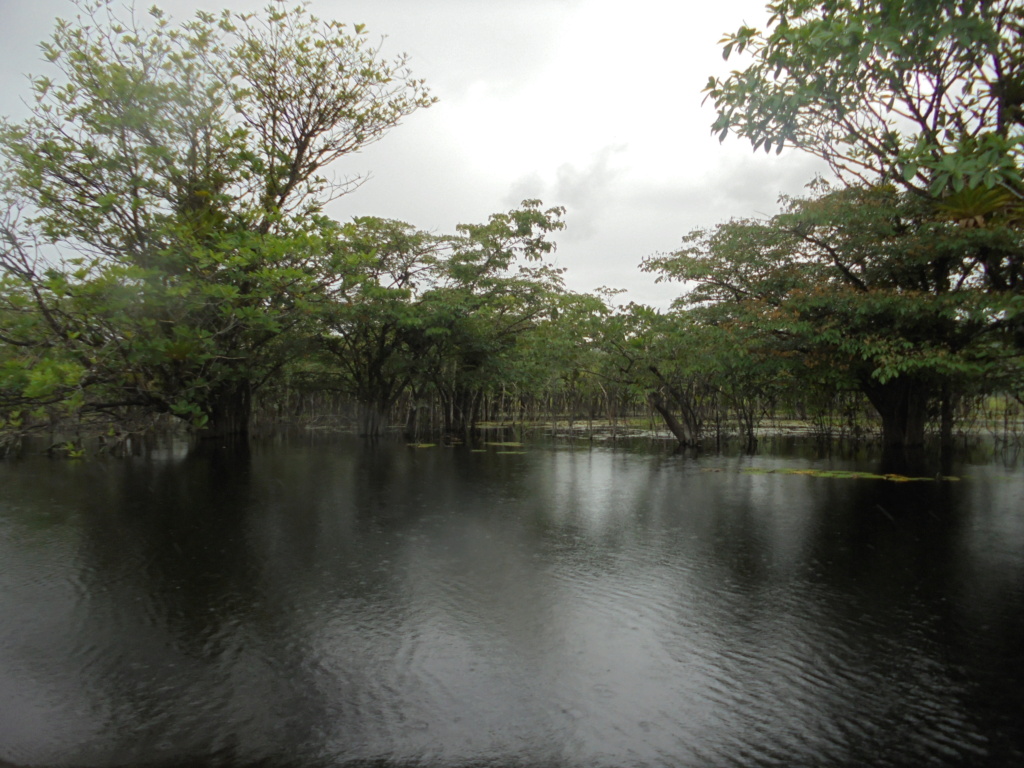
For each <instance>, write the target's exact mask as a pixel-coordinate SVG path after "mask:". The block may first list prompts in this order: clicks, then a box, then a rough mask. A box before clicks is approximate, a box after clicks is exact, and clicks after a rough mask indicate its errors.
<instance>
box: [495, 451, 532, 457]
mask: <svg viewBox="0 0 1024 768" xmlns="http://www.w3.org/2000/svg"><path fill="white" fill-rule="evenodd" d="M495 453H496V454H498V455H499V456H522V455H523V454H525V453H526V451H495Z"/></svg>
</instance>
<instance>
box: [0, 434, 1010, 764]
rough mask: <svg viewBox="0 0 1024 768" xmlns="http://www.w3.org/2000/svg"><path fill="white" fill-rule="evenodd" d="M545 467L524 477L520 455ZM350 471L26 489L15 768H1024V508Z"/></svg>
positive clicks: (16, 467) (17, 473)
mask: <svg viewBox="0 0 1024 768" xmlns="http://www.w3.org/2000/svg"><path fill="white" fill-rule="evenodd" d="M520 450H525V452H522V453H520V452H518V451H520ZM806 467H820V468H825V467H833V468H838V467H842V468H858V469H873V468H874V467H871V466H856V467H854V465H853V464H851V463H843V462H837V461H832V462H828V461H818V462H814V461H809V460H807V459H787V458H782V457H774V458H773V457H758V458H725V457H704V458H700V459H693V458H686V457H681V456H674V455H670V454H667V453H664V452H654V453H646V454H644V453H635V452H627V451H621V450H619V451H616V450H612V449H602V448H595V449H593V450H590V449H583V450H581V449H576V450H570V449H567V448H561V449H550V448H543V447H531V448H527V449H516V448H508V447H501V446H489V447H487V448H486V449H485V450H484V452H471V451H469V450H468V449H444V448H432V449H411V448H408V447H406V446H404V445H392V444H387V443H384V444H378V445H376V446H367V445H363V444H360V443H358V442H356V441H347V440H337V441H320V442H317V443H299V444H288V445H276V446H274V445H267V446H262V447H261V446H257V447H255V448H254V449H253V451H252V452H251V454H250V455H248V456H244V457H240V456H230V455H228V454H226V453H217V452H213V453H210V454H207V455H204V456H181V455H174V454H170V455H167V456H165V457H162V458H156V459H152V458H151V459H133V460H127V461H102V460H100V461H90V462H67V461H48V460H43V459H38V460H36V459H33V460H27V461H21V462H8V463H0V762H3V761H7V762H9V763H12V764H15V765H19V766H55V767H56V766H83V767H84V766H90V767H91V766H95V767H97V768H100V767H102V768H108V767H112V766H146V765H152V766H171V765H197V764H199V765H216V766H243V765H260V766H266V767H267V768H276V767H277V766H315V767H319V766H355V765H366V764H372V765H375V766H407V765H415V766H425V767H433V766H437V767H438V768H440V767H442V766H443V767H449V766H545V767H546V766H550V767H551V768H556V767H561V766H566V767H569V766H572V767H576V766H579V767H580V768H582V767H583V766H587V767H591V766H596V767H600V766H609V767H610V766H638V767H639V766H694V767H696V766H744V767H745V766H861V765H872V766H971V765H977V766H1004V765H1005V766H1011V765H1020V764H1024V651H1022V649H1024V478H1022V473H1021V471H1020V470H1019V469H1012V468H1005V467H1001V466H999V465H997V464H992V465H971V466H965V467H961V468H959V469H958V471H959V472H961V473H962V474H963V475H964V479H963V480H961V481H959V482H934V481H933V482H917V483H894V482H887V481H879V480H835V479H828V478H821V477H811V476H800V475H792V474H780V473H769V474H764V473H762V472H751V471H750V470H772V469H775V470H778V469H793V468H806Z"/></svg>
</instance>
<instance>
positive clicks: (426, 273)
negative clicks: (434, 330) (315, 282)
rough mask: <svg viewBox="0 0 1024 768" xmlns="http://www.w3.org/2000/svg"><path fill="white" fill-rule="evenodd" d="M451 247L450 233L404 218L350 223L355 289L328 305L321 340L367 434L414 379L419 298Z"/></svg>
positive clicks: (347, 251)
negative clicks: (419, 228)
mask: <svg viewBox="0 0 1024 768" xmlns="http://www.w3.org/2000/svg"><path fill="white" fill-rule="evenodd" d="M444 246H445V241H444V238H441V237H438V236H435V235H431V234H429V233H425V232H419V231H416V230H415V229H414V228H413V227H411V226H410V225H408V224H405V223H403V222H399V221H390V220H385V219H377V218H372V217H363V218H359V219H356V220H355V221H353V222H351V223H350V224H348V225H346V226H345V227H344V228H343V231H342V252H343V253H344V258H345V274H346V276H347V279H348V280H349V281H350V282H351V283H352V286H351V287H350V288H349V289H347V290H345V291H344V292H343V293H342V295H341V296H339V297H338V298H337V299H336V300H334V301H331V302H329V303H328V304H326V305H325V307H324V309H323V312H324V313H325V317H324V320H323V330H322V332H321V334H320V336H319V343H320V344H321V346H322V347H323V348H324V349H325V350H326V351H327V352H328V355H329V359H330V363H331V366H332V367H333V368H336V369H338V370H340V372H341V374H342V375H341V382H340V385H339V387H340V389H341V390H342V391H343V392H344V393H345V394H347V395H348V396H349V397H351V398H352V399H353V400H354V401H355V403H356V405H357V407H358V411H359V417H358V422H359V423H358V430H359V433H360V434H361V435H368V436H374V435H377V434H379V433H380V431H381V429H382V428H383V427H384V426H385V425H386V423H387V416H388V412H389V411H390V410H391V408H392V406H394V404H395V403H396V402H397V400H398V398H399V397H400V396H401V395H402V394H403V393H404V392H405V391H406V389H407V388H408V387H409V386H410V385H411V384H413V383H415V382H414V380H415V379H416V376H417V372H418V368H419V366H418V364H417V361H416V359H415V355H414V353H413V347H414V346H417V347H418V346H419V345H418V344H416V340H418V338H419V330H420V328H421V326H422V318H421V313H422V309H421V306H420V299H421V295H422V293H423V291H425V290H427V289H428V288H430V287H432V286H433V284H434V282H435V281H436V279H437V271H438V263H439V258H440V257H441V255H442V250H443V248H444Z"/></svg>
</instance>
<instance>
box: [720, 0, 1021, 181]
mask: <svg viewBox="0 0 1024 768" xmlns="http://www.w3.org/2000/svg"><path fill="white" fill-rule="evenodd" d="M767 9H768V11H769V12H770V14H771V16H770V19H769V22H768V28H767V29H766V30H765V31H761V30H758V29H755V28H753V27H749V26H743V27H741V28H740V29H739V30H737V31H736V32H735V33H732V34H729V35H727V36H726V37H725V38H723V40H722V43H723V54H724V56H725V58H726V59H729V58H731V57H732V56H734V55H743V56H745V57H746V60H747V62H748V63H747V66H746V67H745V68H744V69H742V70H738V71H734V72H732V73H731V74H730V75H729V76H727V77H725V78H711V80H710V81H709V83H708V85H707V88H706V91H705V92H706V93H707V95H708V97H709V98H710V99H711V100H712V101H713V103H714V105H715V108H716V109H717V111H718V117H717V119H716V121H715V123H714V126H713V130H714V131H716V132H718V133H719V135H720V136H721V138H723V139H724V138H725V137H726V135H728V133H729V132H730V131H733V132H735V133H736V134H737V135H739V136H742V137H744V138H746V139H748V140H749V141H750V142H751V143H752V144H753V146H754V148H755V149H757V148H763V149H764V150H765V151H770V150H772V149H775V150H776V151H781V150H782V149H783V148H784V147H787V146H792V147H797V148H799V149H802V150H804V151H807V152H810V153H811V154H813V155H815V156H817V157H820V158H822V159H823V160H825V161H826V162H827V163H829V165H830V166H831V167H832V169H833V170H834V171H835V172H836V173H837V174H838V175H839V176H840V177H842V178H845V179H847V180H853V181H856V182H858V183H866V184H879V183H890V184H896V185H899V186H902V187H903V188H905V189H908V190H911V191H915V192H918V193H922V194H926V195H931V196H942V195H944V194H946V193H948V192H959V191H960V190H962V189H965V188H966V189H974V188H978V187H983V188H993V187H997V186H1001V187H1003V188H1005V189H1007V190H1009V191H1010V192H1012V193H1013V194H1015V195H1017V196H1019V194H1020V192H1021V190H1022V178H1021V172H1020V168H1021V159H1022V152H1024V149H1022V144H1021V142H1022V128H1024V111H1022V105H1024V42H1022V41H1024V37H1022V35H1021V31H1022V24H1024V9H1022V7H1021V5H1020V3H1019V2H1018V0H994V1H992V0H927V2H909V1H908V0H869V1H868V2H854V0H823V1H821V0H813V1H812V0H775V1H774V2H771V3H769V4H768V7H767Z"/></svg>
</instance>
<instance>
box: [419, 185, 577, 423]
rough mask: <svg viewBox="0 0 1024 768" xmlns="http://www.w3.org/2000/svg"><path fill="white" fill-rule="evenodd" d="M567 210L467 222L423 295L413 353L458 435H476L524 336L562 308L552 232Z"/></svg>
mask: <svg viewBox="0 0 1024 768" xmlns="http://www.w3.org/2000/svg"><path fill="white" fill-rule="evenodd" d="M563 212H564V211H563V209H561V208H548V209H543V208H542V207H541V203H540V201H539V200H524V201H523V203H522V205H521V206H520V207H519V208H517V209H514V210H512V211H509V212H508V213H500V214H494V215H492V216H491V217H490V219H489V220H488V221H487V223H485V224H461V225H459V227H458V228H457V229H458V233H457V234H456V235H455V236H454V237H451V238H448V241H447V250H448V252H447V255H446V256H445V258H444V259H443V260H442V261H440V262H439V264H438V275H437V279H436V282H435V284H434V286H433V287H432V288H430V289H429V290H427V291H425V292H424V293H423V295H422V299H421V313H420V315H419V316H420V321H419V322H420V326H419V329H418V333H417V340H416V341H413V342H412V350H413V353H414V354H415V356H416V359H417V361H418V365H419V366H420V371H421V376H422V377H423V378H424V379H425V380H429V381H430V382H431V386H432V387H433V389H434V392H435V393H436V395H437V397H438V399H439V400H440V404H441V410H442V413H443V417H444V423H445V429H446V431H447V432H449V433H450V434H454V435H460V436H461V435H465V434H467V433H468V431H469V430H470V429H472V427H473V425H474V424H475V423H476V420H477V417H478V415H479V411H480V406H481V403H482V399H483V396H484V394H485V393H486V391H487V389H488V387H490V386H491V385H493V384H495V383H496V382H500V381H501V378H502V376H503V374H504V372H505V371H506V365H507V363H508V362H509V361H510V359H511V357H512V354H513V352H514V350H515V348H516V344H517V341H518V339H519V337H520V336H521V335H522V334H523V333H525V332H527V331H529V330H531V329H532V328H534V327H535V326H536V325H537V324H538V323H539V322H541V320H542V319H543V318H545V317H548V316H550V314H551V312H552V311H553V310H554V309H555V307H556V301H555V300H554V297H556V296H558V295H560V294H562V293H563V291H564V286H563V283H562V277H561V273H562V270H560V269H557V268H555V267H553V266H552V265H551V264H550V263H548V262H547V261H545V256H546V255H547V254H549V253H551V252H552V251H553V250H554V244H553V243H552V242H551V241H550V240H548V239H547V236H548V234H549V233H551V232H554V231H557V230H560V229H562V228H563V226H564V224H563V223H562V220H561V216H562V214H563Z"/></svg>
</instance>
